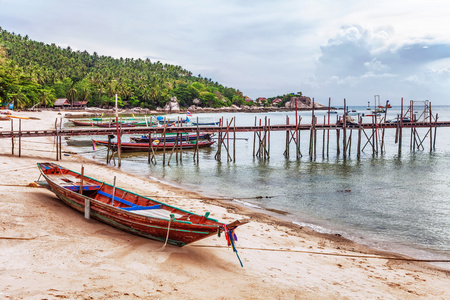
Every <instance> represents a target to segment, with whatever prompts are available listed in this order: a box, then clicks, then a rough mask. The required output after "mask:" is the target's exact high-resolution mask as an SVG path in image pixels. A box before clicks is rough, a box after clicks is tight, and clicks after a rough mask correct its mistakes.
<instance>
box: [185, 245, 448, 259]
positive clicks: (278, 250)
mask: <svg viewBox="0 0 450 300" xmlns="http://www.w3.org/2000/svg"><path fill="white" fill-rule="evenodd" d="M191 247H199V248H228V247H225V246H220V245H191ZM240 249H244V250H257V251H274V252H294V253H305V254H316V255H324V256H341V257H351V258H375V259H387V260H400V261H411V262H430V263H433V262H435V263H450V260H449V259H416V258H405V257H390V256H383V255H358V254H342V253H330V252H316V251H304V250H291V249H267V248H252V247H240Z"/></svg>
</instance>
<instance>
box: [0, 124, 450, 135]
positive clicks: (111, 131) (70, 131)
mask: <svg viewBox="0 0 450 300" xmlns="http://www.w3.org/2000/svg"><path fill="white" fill-rule="evenodd" d="M420 127H422V128H430V127H432V128H436V127H450V121H439V122H431V123H430V122H404V123H403V124H402V128H420ZM313 128H314V129H315V130H323V129H340V128H344V127H343V125H342V124H314V125H312V124H300V125H299V126H298V130H311V129H313ZM345 128H346V129H358V128H359V124H353V123H352V124H349V123H347V124H346V127H345ZM361 128H363V129H395V128H397V124H396V123H376V124H374V123H361ZM296 129H297V127H296V125H295V124H279V125H270V131H293V130H296ZM227 130H228V131H235V132H261V131H265V130H268V126H264V125H261V126H235V127H227V126H198V127H197V126H185V127H166V128H165V129H164V127H124V128H120V134H122V135H123V134H148V133H151V134H156V133H159V134H162V133H164V132H165V133H166V134H167V133H184V132H197V131H201V132H226V131H227ZM116 134H117V129H116V128H97V127H89V128H63V129H58V130H56V129H53V130H21V131H0V139H1V138H18V137H46V136H50V137H51V136H53V137H56V136H58V137H61V136H82V135H88V136H95V135H97V136H108V135H116Z"/></svg>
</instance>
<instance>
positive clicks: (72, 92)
mask: <svg viewBox="0 0 450 300" xmlns="http://www.w3.org/2000/svg"><path fill="white" fill-rule="evenodd" d="M77 93H78V92H77V90H76V89H75V88H74V87H73V86H72V87H71V88H70V90H68V91H67V98H69V99H70V103H71V104H72V107H73V102H74V100H75V96H76V95H77Z"/></svg>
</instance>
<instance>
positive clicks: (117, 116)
mask: <svg viewBox="0 0 450 300" xmlns="http://www.w3.org/2000/svg"><path fill="white" fill-rule="evenodd" d="M110 124H111V123H110ZM116 131H117V163H118V166H119V168H120V166H121V163H122V161H121V157H120V154H121V153H120V142H121V140H120V128H119V110H118V108H117V94H116Z"/></svg>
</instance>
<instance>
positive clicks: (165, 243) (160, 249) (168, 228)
mask: <svg viewBox="0 0 450 300" xmlns="http://www.w3.org/2000/svg"><path fill="white" fill-rule="evenodd" d="M172 218H173V215H170V218H169V225H168V226H167V235H166V241H165V242H164V245H163V246H162V247H161V248H159V249H156V250H155V252H159V251H163V250H164V249H165V248H166V245H167V241H168V240H169V231H170V223H171V222H172Z"/></svg>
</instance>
